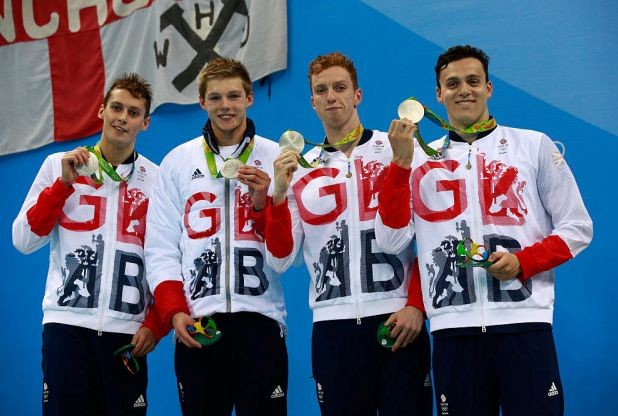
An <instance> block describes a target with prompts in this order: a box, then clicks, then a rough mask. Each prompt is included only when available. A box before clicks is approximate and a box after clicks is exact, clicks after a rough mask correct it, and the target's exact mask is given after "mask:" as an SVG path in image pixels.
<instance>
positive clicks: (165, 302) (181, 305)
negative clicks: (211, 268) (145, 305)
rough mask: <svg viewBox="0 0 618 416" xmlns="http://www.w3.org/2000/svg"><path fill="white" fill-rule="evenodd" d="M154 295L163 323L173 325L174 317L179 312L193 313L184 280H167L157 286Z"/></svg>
mask: <svg viewBox="0 0 618 416" xmlns="http://www.w3.org/2000/svg"><path fill="white" fill-rule="evenodd" d="M153 295H154V302H155V304H156V305H157V309H158V311H159V315H160V316H161V321H162V322H163V324H165V325H171V322H172V317H173V316H174V315H176V314H177V313H178V312H184V313H186V314H187V315H191V311H189V305H188V304H187V299H186V298H185V293H184V289H183V287H182V282H180V281H177V280H168V281H165V282H163V283H161V284H159V285H158V286H157V288H156V289H155V291H154V294H153Z"/></svg>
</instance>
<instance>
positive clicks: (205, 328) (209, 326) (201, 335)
mask: <svg viewBox="0 0 618 416" xmlns="http://www.w3.org/2000/svg"><path fill="white" fill-rule="evenodd" d="M187 332H189V334H191V336H192V337H193V338H194V339H195V340H196V341H197V342H199V343H200V344H202V345H203V346H205V347H207V346H209V345H211V344H214V343H215V342H217V341H219V339H220V338H221V331H219V330H218V329H217V324H216V323H215V320H214V319H212V317H210V316H202V317H201V318H200V319H199V320H198V321H197V322H195V323H194V324H192V325H187Z"/></svg>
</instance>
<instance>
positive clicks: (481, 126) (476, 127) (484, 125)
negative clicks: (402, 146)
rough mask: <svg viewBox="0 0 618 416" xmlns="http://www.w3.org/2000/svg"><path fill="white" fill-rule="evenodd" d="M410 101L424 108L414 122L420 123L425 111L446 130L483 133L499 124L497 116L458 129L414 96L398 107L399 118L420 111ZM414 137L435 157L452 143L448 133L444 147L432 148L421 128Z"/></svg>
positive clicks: (436, 123) (427, 152) (424, 149)
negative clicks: (423, 136)
mask: <svg viewBox="0 0 618 416" xmlns="http://www.w3.org/2000/svg"><path fill="white" fill-rule="evenodd" d="M408 101H413V102H416V103H418V104H420V106H422V110H423V111H422V112H421V116H420V118H418V121H415V120H414V119H411V121H412V122H414V123H418V122H419V121H420V120H421V119H422V117H423V113H424V115H425V116H427V118H428V119H429V120H430V121H431V122H433V123H434V124H435V125H437V126H438V127H440V128H443V129H444V130H449V131H456V132H461V133H467V134H475V133H481V132H484V131H487V130H491V129H493V128H494V127H496V126H497V125H498V124H497V123H496V119H495V118H490V119H488V120H485V121H481V122H479V123H475V124H472V125H470V126H468V127H466V128H463V129H458V128H455V127H453V126H452V125H451V124H449V123H448V122H447V121H445V120H444V119H442V118H441V117H440V116H439V115H437V114H436V113H434V112H433V111H431V109H430V108H429V107H427V106H425V105H424V104H423V103H421V102H420V101H419V100H417V99H416V98H414V97H410V98H408V99H407V100H405V101H404V102H402V103H401V104H400V105H399V108H398V113H399V114H398V115H399V118H408V117H406V116H407V115H410V114H411V115H413V116H414V117H416V115H417V111H418V110H417V109H416V108H415V107H416V105H415V104H412V103H408ZM411 108H412V109H414V111H412V112H411V113H410V112H409V111H410V110H409V109H411ZM406 110H408V114H406ZM414 137H416V139H417V140H418V143H419V145H420V146H421V148H422V149H423V151H424V152H425V154H426V155H427V156H430V157H434V156H437V155H440V154H442V153H444V151H445V150H446V149H447V148H448V146H449V144H450V139H449V137H448V135H447V136H446V138H445V140H444V144H443V145H442V147H440V148H439V149H438V150H435V149H432V148H431V147H429V145H427V143H426V142H425V141H424V140H423V138H422V137H421V133H420V130H416V132H415V133H414Z"/></svg>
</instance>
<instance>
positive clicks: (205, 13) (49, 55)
mask: <svg viewBox="0 0 618 416" xmlns="http://www.w3.org/2000/svg"><path fill="white" fill-rule="evenodd" d="M217 56H225V57H230V58H235V59H238V60H240V61H241V62H243V63H244V64H245V66H246V67H247V69H248V71H249V74H250V76H251V79H252V80H254V81H255V80H258V79H261V78H263V77H265V76H266V75H268V74H270V73H272V72H275V71H278V70H282V69H285V68H286V66H287V5H286V0H180V1H173V0H132V1H131V0H0V155H5V154H9V153H15V152H21V151H25V150H29V149H35V148H38V147H41V146H43V145H45V144H48V143H52V142H54V141H66V140H72V139H78V138H82V137H86V136H89V135H92V134H95V133H97V132H98V131H100V130H101V120H99V119H98V117H97V112H98V109H99V106H100V105H101V103H102V101H103V95H104V93H105V90H106V88H108V87H109V84H111V82H112V81H113V79H114V78H116V77H118V76H120V75H121V74H122V73H124V72H137V73H139V74H140V75H141V76H142V77H144V78H145V79H146V80H148V81H149V82H150V83H151V84H152V87H153V91H154V97H153V103H152V110H154V109H155V108H156V107H157V106H159V105H160V104H163V103H170V102H171V103H180V104H191V103H196V102H197V98H198V92H197V85H196V77H197V75H198V73H199V71H200V69H201V68H202V67H203V66H204V65H205V64H206V63H207V62H208V61H209V60H211V59H212V58H214V57H217Z"/></svg>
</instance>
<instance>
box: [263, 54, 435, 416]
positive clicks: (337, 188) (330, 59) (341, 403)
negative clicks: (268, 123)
mask: <svg viewBox="0 0 618 416" xmlns="http://www.w3.org/2000/svg"><path fill="white" fill-rule="evenodd" d="M309 85H310V88H311V104H312V106H313V108H314V110H315V112H316V114H317V116H318V117H319V118H320V120H321V122H322V124H323V127H324V132H325V135H326V137H325V139H324V143H323V144H321V145H318V146H316V147H315V148H313V149H312V150H310V151H309V152H308V153H307V154H306V155H305V157H306V158H307V159H306V161H313V163H311V165H307V164H305V167H303V168H300V167H299V160H300V158H301V156H300V154H299V151H297V150H286V151H283V152H282V153H281V155H280V156H279V157H278V158H277V160H276V161H275V177H274V189H273V198H272V205H271V206H269V208H268V210H267V216H266V221H267V223H266V245H267V247H268V251H269V257H268V259H269V262H270V263H271V264H272V265H273V268H275V269H276V270H285V269H287V268H288V267H290V266H291V264H292V263H293V261H294V259H295V257H296V254H297V252H298V251H299V250H300V247H301V244H302V251H303V255H304V259H305V265H306V266H307V270H308V271H309V274H310V275H311V278H312V282H311V285H310V289H309V305H310V307H311V309H312V310H313V334H312V340H311V343H312V363H313V377H314V378H315V381H316V393H317V398H318V403H319V405H320V410H321V412H322V414H323V415H338V416H345V415H350V416H352V415H353V416H362V415H367V416H369V415H375V414H376V413H379V414H380V415H382V416H385V415H392V416H400V415H431V413H432V398H431V381H430V378H429V361H430V355H429V336H428V334H427V330H426V329H425V325H424V316H423V306H422V299H421V298H420V288H419V287H414V286H413V285H410V279H409V272H410V269H411V265H412V261H413V258H414V254H413V252H412V250H411V249H409V247H406V248H404V249H402V250H400V251H399V252H398V253H394V255H388V254H385V253H383V252H381V251H379V250H378V249H377V248H376V247H375V241H374V240H375V237H374V223H375V215H376V208H377V207H376V203H377V195H378V192H379V190H380V187H381V184H382V180H383V178H384V174H385V170H384V168H385V167H386V165H387V164H388V163H389V162H390V160H391V156H392V154H391V150H390V146H389V143H388V138H387V137H386V134H385V133H383V132H379V131H376V130H370V129H366V128H364V127H363V126H362V124H361V122H360V118H359V115H358V111H357V107H358V105H359V104H360V102H361V98H362V93H361V90H360V89H359V87H358V81H357V75H356V69H355V67H354V64H353V63H352V61H351V60H350V59H349V58H348V57H346V56H344V55H342V54H341V53H338V52H335V53H330V54H326V55H321V56H318V57H317V58H315V59H314V60H313V61H312V62H311V63H310V64H309ZM384 323H385V324H386V326H387V327H389V328H390V334H389V333H388V332H387V334H386V337H385V338H383V339H382V341H384V344H382V345H381V344H380V343H379V342H378V339H377V337H376V335H377V333H378V330H379V328H381V326H380V325H381V324H384ZM389 338H390V339H389ZM385 347H387V348H385Z"/></svg>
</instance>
